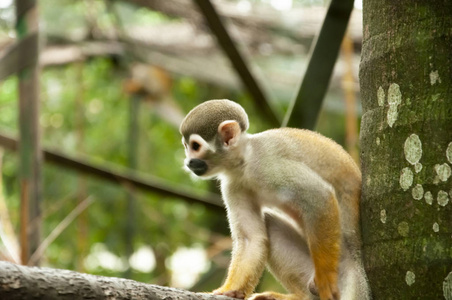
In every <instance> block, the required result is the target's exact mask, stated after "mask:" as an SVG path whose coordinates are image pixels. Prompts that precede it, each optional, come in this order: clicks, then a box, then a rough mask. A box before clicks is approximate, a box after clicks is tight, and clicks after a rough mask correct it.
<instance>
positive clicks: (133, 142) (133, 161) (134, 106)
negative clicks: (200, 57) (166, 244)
mask: <svg viewBox="0 0 452 300" xmlns="http://www.w3.org/2000/svg"><path fill="white" fill-rule="evenodd" d="M140 102H141V99H140V97H139V96H138V95H132V96H131V97H130V106H129V132H128V144H129V145H128V154H127V156H128V165H129V168H130V169H133V170H135V169H136V167H137V156H138V155H137V152H138V142H139V130H140V128H139V118H138V116H139V112H140ZM135 212H136V189H135V187H134V186H132V185H131V186H128V187H127V220H126V228H125V231H124V234H125V239H124V240H125V242H126V257H127V258H128V259H129V258H130V257H131V256H132V254H133V252H134V247H133V242H134V239H135V238H134V237H135V232H136V229H135V228H136V226H135V224H136V220H135V218H136V213H135ZM131 274H132V270H131V269H130V266H129V268H127V270H126V272H125V274H124V277H125V278H130V276H131Z"/></svg>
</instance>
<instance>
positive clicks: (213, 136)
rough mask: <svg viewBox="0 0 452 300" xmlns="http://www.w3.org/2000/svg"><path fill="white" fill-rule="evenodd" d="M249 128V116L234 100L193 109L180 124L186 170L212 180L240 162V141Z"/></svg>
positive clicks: (211, 102) (215, 102)
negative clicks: (238, 158) (231, 165)
mask: <svg viewBox="0 0 452 300" xmlns="http://www.w3.org/2000/svg"><path fill="white" fill-rule="evenodd" d="M247 129H248V115H247V114H246V112H245V110H244V109H243V107H241V106H240V105H239V104H237V103H235V102H233V101H230V100H209V101H206V102H203V103H202V104H200V105H198V106H196V107H195V108H193V109H192V110H191V111H190V112H189V113H188V114H187V116H186V117H185V118H184V120H183V121H182V123H181V125H180V129H179V131H180V133H181V134H182V143H183V144H184V147H185V154H186V159H185V163H184V165H185V167H186V168H187V169H188V170H190V171H191V172H193V173H194V174H195V175H197V176H199V177H203V178H209V177H213V176H216V175H218V174H219V173H221V172H224V171H225V170H226V169H228V167H229V165H230V164H231V163H234V161H235V162H237V161H236V160H235V159H234V153H236V152H237V149H238V145H239V140H240V138H241V136H242V134H243V133H245V132H246V130H247Z"/></svg>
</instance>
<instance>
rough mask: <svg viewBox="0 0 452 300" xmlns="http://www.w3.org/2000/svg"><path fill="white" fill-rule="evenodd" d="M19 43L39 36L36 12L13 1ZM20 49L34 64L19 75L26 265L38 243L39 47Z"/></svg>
mask: <svg viewBox="0 0 452 300" xmlns="http://www.w3.org/2000/svg"><path fill="white" fill-rule="evenodd" d="M16 16H17V24H16V31H17V37H18V42H19V43H20V42H21V41H22V40H24V39H25V38H27V37H29V36H32V35H35V36H38V10H37V5H36V0H27V1H25V0H17V1H16ZM38 40H39V39H38V38H36V39H34V41H35V42H34V43H33V44H32V45H30V48H24V47H21V48H20V50H19V51H20V53H19V57H27V56H30V55H34V56H35V59H34V63H32V64H31V65H30V66H28V67H27V68H24V69H22V70H21V71H19V73H18V78H19V134H20V143H19V156H20V173H19V178H20V198H21V210H20V216H21V231H20V243H21V261H22V264H27V262H28V260H29V258H30V256H31V255H32V254H33V252H34V251H35V250H36V249H37V248H38V246H39V243H40V240H41V219H40V218H41V210H40V204H41V198H42V196H41V193H42V191H41V166H42V153H41V150H40V148H41V147H40V130H39V68H38V57H39V43H38Z"/></svg>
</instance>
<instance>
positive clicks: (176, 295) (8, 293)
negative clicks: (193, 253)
mask: <svg viewBox="0 0 452 300" xmlns="http://www.w3.org/2000/svg"><path fill="white" fill-rule="evenodd" d="M0 299H8V300H15V299H18V300H27V299H41V300H52V299H58V300H64V299H71V300H77V299H115V300H120V299H150V300H160V299H166V300H171V299H173V300H176V299H184V300H186V299H187V300H228V299H229V300H231V298H228V297H224V296H214V295H210V294H200V293H192V292H189V291H184V290H178V289H174V288H168V287H162V286H157V285H152V284H144V283H141V282H136V281H133V280H127V279H121V278H113V277H102V276H94V275H88V274H82V273H77V272H73V271H68V270H57V269H50V268H37V267H25V266H20V265H16V264H12V263H9V262H4V261H0Z"/></svg>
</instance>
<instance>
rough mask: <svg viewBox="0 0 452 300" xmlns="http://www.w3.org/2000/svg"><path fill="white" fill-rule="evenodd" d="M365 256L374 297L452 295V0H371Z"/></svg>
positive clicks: (365, 58)
mask: <svg viewBox="0 0 452 300" xmlns="http://www.w3.org/2000/svg"><path fill="white" fill-rule="evenodd" d="M363 20H364V26H363V28H364V40H363V51H362V61H361V69H360V81H361V93H362V101H363V113H364V115H363V118H362V124H361V147H362V169H363V199H362V200H363V201H362V206H361V214H362V229H363V243H364V249H363V254H364V261H365V267H366V270H367V272H368V277H369V281H370V285H371V288H372V291H373V294H374V298H375V299H377V300H378V299H385V300H386V299H444V298H446V299H448V300H449V299H452V247H451V245H452V240H451V235H452V203H451V198H452V177H451V165H452V88H451V87H452V30H451V28H452V1H450V0H419V1H412V0H399V1H393V0H384V1H381V0H367V1H364V11H363Z"/></svg>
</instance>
